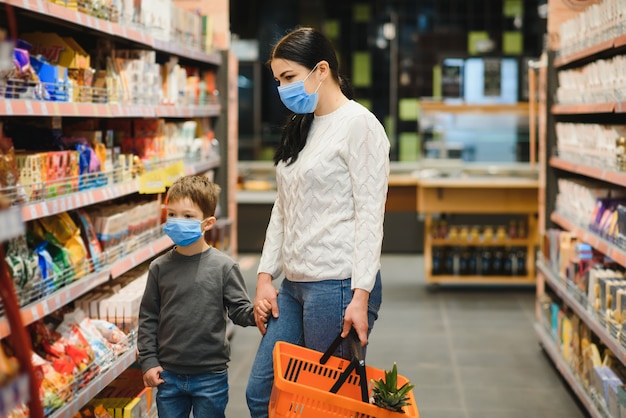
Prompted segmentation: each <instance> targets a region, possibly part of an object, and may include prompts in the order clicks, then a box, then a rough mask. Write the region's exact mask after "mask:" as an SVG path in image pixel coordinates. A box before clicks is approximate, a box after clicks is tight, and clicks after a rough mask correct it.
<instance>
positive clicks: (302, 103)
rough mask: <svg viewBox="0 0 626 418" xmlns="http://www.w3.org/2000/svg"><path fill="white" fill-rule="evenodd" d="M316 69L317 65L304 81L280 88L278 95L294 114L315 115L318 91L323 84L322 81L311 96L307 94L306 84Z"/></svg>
mask: <svg viewBox="0 0 626 418" xmlns="http://www.w3.org/2000/svg"><path fill="white" fill-rule="evenodd" d="M316 68H317V64H315V67H313V69H312V70H311V72H310V73H309V74H308V75H307V76H306V77H304V80H298V81H294V82H293V83H289V84H287V85H285V86H278V95H279V96H280V100H282V102H283V104H284V105H285V106H286V107H287V109H289V110H291V111H292V112H293V113H297V114H300V115H303V114H306V113H313V112H314V111H315V108H316V107H317V99H318V97H317V91H318V90H319V88H320V86H321V85H322V82H321V81H320V84H319V85H318V86H317V89H315V91H314V92H313V93H311V94H309V93H307V92H306V90H305V89H304V82H305V81H306V79H307V78H309V77H310V76H311V74H313V72H314V71H315V69H316Z"/></svg>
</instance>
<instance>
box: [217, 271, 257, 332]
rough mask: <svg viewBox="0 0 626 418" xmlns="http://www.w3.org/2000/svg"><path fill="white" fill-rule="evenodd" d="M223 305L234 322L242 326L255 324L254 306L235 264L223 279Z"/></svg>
mask: <svg viewBox="0 0 626 418" xmlns="http://www.w3.org/2000/svg"><path fill="white" fill-rule="evenodd" d="M224 305H225V306H226V308H227V309H228V317H229V318H230V319H232V321H233V322H234V323H235V324H237V325H241V326H242V327H247V326H252V325H255V322H254V307H253V305H252V302H250V297H249V296H248V292H247V290H246V283H245V281H244V279H243V276H242V275H241V271H240V270H239V266H238V265H237V264H234V265H233V266H232V268H231V269H230V271H229V272H228V274H227V275H226V278H225V280H224Z"/></svg>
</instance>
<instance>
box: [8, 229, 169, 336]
mask: <svg viewBox="0 0 626 418" xmlns="http://www.w3.org/2000/svg"><path fill="white" fill-rule="evenodd" d="M158 229H159V230H158V231H148V232H147V233H146V234H145V235H144V236H143V237H139V239H140V241H139V242H140V243H138V244H136V246H137V247H139V248H138V249H136V250H135V251H133V252H131V253H130V254H127V255H123V256H121V257H119V258H118V259H117V260H116V261H113V262H111V263H110V264H105V265H103V266H102V267H101V268H100V269H99V270H98V271H93V272H91V273H90V274H88V275H87V276H85V277H81V278H78V279H76V280H70V281H69V282H68V283H66V284H65V283H64V285H63V286H62V287H60V288H59V289H58V290H56V291H54V292H53V293H51V294H49V295H44V296H42V297H41V298H39V299H38V300H36V301H34V302H32V303H30V304H28V305H27V306H24V307H22V308H21V309H20V311H21V315H22V321H23V323H24V325H29V324H32V323H33V322H35V321H37V320H39V319H41V318H43V317H45V316H46V315H49V314H50V313H52V312H54V311H56V310H57V309H60V308H62V307H64V306H65V305H67V304H68V303H70V302H72V301H74V300H76V299H77V298H79V297H80V296H82V295H84V294H85V293H87V292H89V291H91V290H93V289H95V288H96V287H98V286H100V285H101V284H103V283H106V282H107V281H109V280H113V279H116V278H118V277H120V276H121V275H122V274H124V273H126V272H127V271H129V270H131V269H132V268H134V267H135V266H137V265H139V264H141V263H143V262H145V261H148V260H151V259H152V258H154V257H155V256H157V255H159V254H161V253H162V252H163V251H165V250H167V249H168V248H170V247H171V246H172V245H173V243H172V241H171V240H170V238H169V237H167V236H165V235H162V234H161V233H160V228H158ZM116 252H117V253H119V252H120V251H117V249H115V248H114V249H113V250H112V251H110V252H109V256H111V255H112V253H116ZM18 294H19V291H18ZM35 297H37V295H35ZM10 333H11V330H10V328H9V324H8V321H7V319H6V317H4V316H0V339H2V338H4V337H6V336H8V335H10Z"/></svg>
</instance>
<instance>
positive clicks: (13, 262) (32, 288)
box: [5, 236, 43, 306]
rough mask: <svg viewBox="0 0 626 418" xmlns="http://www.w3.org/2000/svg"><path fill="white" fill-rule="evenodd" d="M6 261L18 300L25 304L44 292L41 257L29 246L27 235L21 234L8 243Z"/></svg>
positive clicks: (22, 304) (21, 304) (20, 303)
mask: <svg viewBox="0 0 626 418" xmlns="http://www.w3.org/2000/svg"><path fill="white" fill-rule="evenodd" d="M5 261H6V263H7V266H8V268H9V274H10V275H11V278H12V279H13V283H14V284H15V288H16V292H17V299H18V300H17V301H18V304H19V305H20V306H25V305H27V304H28V303H30V302H32V301H33V300H35V299H38V298H40V297H41V294H42V287H43V281H42V274H41V270H40V268H39V257H38V256H37V254H36V253H35V252H33V251H31V250H30V249H29V248H28V245H27V243H26V237H24V236H20V237H17V238H14V239H12V240H10V241H9V242H8V243H7V250H6V257H5Z"/></svg>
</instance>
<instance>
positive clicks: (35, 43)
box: [21, 32, 90, 68]
mask: <svg viewBox="0 0 626 418" xmlns="http://www.w3.org/2000/svg"><path fill="white" fill-rule="evenodd" d="M21 38H22V39H24V40H26V41H27V42H29V43H30V44H31V45H32V48H31V50H30V54H31V55H33V56H37V55H42V56H43V57H45V58H46V60H47V61H48V62H49V63H51V64H53V65H60V66H62V67H65V68H90V57H89V54H87V52H85V50H84V49H83V48H82V47H81V46H80V45H79V44H78V43H77V42H76V41H75V40H74V39H73V38H71V37H61V36H59V35H58V34H56V33H54V32H32V33H24V34H22V35H21Z"/></svg>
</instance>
